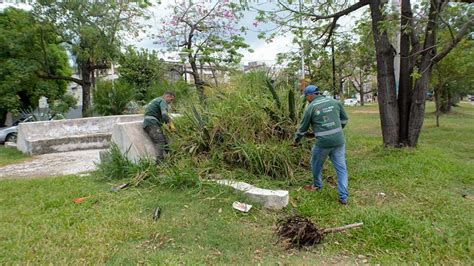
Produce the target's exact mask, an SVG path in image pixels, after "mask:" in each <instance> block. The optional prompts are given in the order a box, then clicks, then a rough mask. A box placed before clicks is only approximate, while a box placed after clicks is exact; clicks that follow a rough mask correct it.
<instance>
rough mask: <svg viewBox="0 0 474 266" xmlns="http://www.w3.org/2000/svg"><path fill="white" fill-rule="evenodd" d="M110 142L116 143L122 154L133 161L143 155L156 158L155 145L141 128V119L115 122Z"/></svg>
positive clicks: (136, 160)
mask: <svg viewBox="0 0 474 266" xmlns="http://www.w3.org/2000/svg"><path fill="white" fill-rule="evenodd" d="M112 142H113V143H115V144H117V147H118V148H119V149H120V151H121V152H122V154H124V155H126V156H127V158H128V159H130V160H132V161H134V162H138V161H139V160H140V158H144V157H148V158H151V159H155V158H156V151H155V146H154V145H153V142H152V141H151V139H150V137H149V136H148V135H147V134H146V132H145V130H143V123H142V121H135V122H127V123H117V124H115V125H114V128H113V131H112Z"/></svg>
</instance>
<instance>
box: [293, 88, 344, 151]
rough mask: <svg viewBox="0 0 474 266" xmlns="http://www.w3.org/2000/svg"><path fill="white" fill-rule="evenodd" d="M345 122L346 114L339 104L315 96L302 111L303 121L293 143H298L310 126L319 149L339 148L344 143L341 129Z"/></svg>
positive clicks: (327, 98)
mask: <svg viewBox="0 0 474 266" xmlns="http://www.w3.org/2000/svg"><path fill="white" fill-rule="evenodd" d="M347 121H348V117H347V114H346V112H345V111H344V107H342V104H341V103H340V102H338V101H336V100H334V99H332V98H330V97H325V96H316V97H315V98H314V99H313V101H311V103H310V104H309V105H308V106H307V107H306V109H305V111H304V116H303V120H302V121H301V124H300V127H299V128H298V131H297V132H296V134H295V141H296V142H299V141H300V140H301V138H302V137H303V136H304V135H305V132H306V131H308V129H309V126H311V127H312V129H313V132H314V135H315V137H316V139H317V142H316V145H317V146H319V147H321V148H331V147H337V146H340V145H342V144H344V142H345V141H344V133H343V132H342V129H343V128H344V127H345V126H346V124H347Z"/></svg>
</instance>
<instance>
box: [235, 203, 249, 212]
mask: <svg viewBox="0 0 474 266" xmlns="http://www.w3.org/2000/svg"><path fill="white" fill-rule="evenodd" d="M232 208H234V209H236V210H239V211H241V212H249V211H250V209H251V208H252V205H250V204H246V203H242V202H238V201H234V203H232Z"/></svg>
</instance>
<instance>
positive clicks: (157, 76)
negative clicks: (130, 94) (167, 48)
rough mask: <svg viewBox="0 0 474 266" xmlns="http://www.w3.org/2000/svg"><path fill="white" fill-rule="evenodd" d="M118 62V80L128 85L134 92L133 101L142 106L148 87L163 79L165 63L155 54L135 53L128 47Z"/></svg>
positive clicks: (144, 51)
mask: <svg viewBox="0 0 474 266" xmlns="http://www.w3.org/2000/svg"><path fill="white" fill-rule="evenodd" d="M118 62H119V72H120V78H119V79H120V80H121V81H124V82H126V83H128V84H129V85H130V86H131V87H132V88H133V89H134V91H135V99H136V100H137V101H139V102H140V103H142V104H144V103H145V101H146V100H147V99H146V96H147V91H148V90H149V89H150V87H151V86H152V85H153V84H156V83H158V82H160V81H162V80H163V79H164V75H165V70H166V68H167V66H166V63H165V61H164V60H163V59H160V58H159V57H158V53H157V52H149V51H147V50H144V49H142V50H138V51H137V50H135V48H133V47H130V46H129V47H127V49H126V50H125V52H124V53H122V54H121V55H120V58H119V61H118Z"/></svg>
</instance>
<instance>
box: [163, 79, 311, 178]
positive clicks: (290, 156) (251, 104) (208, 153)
mask: <svg viewBox="0 0 474 266" xmlns="http://www.w3.org/2000/svg"><path fill="white" fill-rule="evenodd" d="M296 94H297V93H295V91H294V89H293V88H291V87H288V86H284V85H275V82H273V81H271V80H270V79H268V78H267V77H266V76H265V73H263V72H253V73H249V74H245V75H240V76H237V77H234V78H233V80H231V82H230V84H229V85H228V86H226V87H225V88H219V89H217V91H216V92H215V93H213V95H210V96H209V97H208V99H207V100H206V101H207V102H206V104H203V105H201V104H190V105H189V106H188V108H186V111H185V112H184V117H182V118H181V119H179V120H177V121H176V126H177V128H178V130H179V133H177V134H175V135H174V137H173V139H174V141H173V144H172V151H173V152H172V154H171V158H170V159H171V161H175V162H177V161H179V160H183V159H184V158H186V159H191V160H192V161H194V162H195V163H196V164H199V165H201V166H202V164H206V165H218V166H221V165H223V166H224V167H225V168H227V169H230V170H232V169H235V168H242V169H245V170H246V171H248V172H249V173H250V174H253V175H264V176H270V177H272V178H275V179H284V180H288V181H289V182H291V180H292V179H293V177H294V173H295V171H298V170H301V169H306V167H307V166H308V165H307V164H308V161H309V151H308V150H306V149H304V148H303V149H293V148H292V147H290V144H291V142H292V139H293V136H294V133H295V131H296V128H297V120H298V116H300V115H301V112H302V110H303V107H304V106H303V102H302V101H301V100H299V97H298V100H296V98H297V96H296ZM307 148H308V149H309V146H308V147H307Z"/></svg>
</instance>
